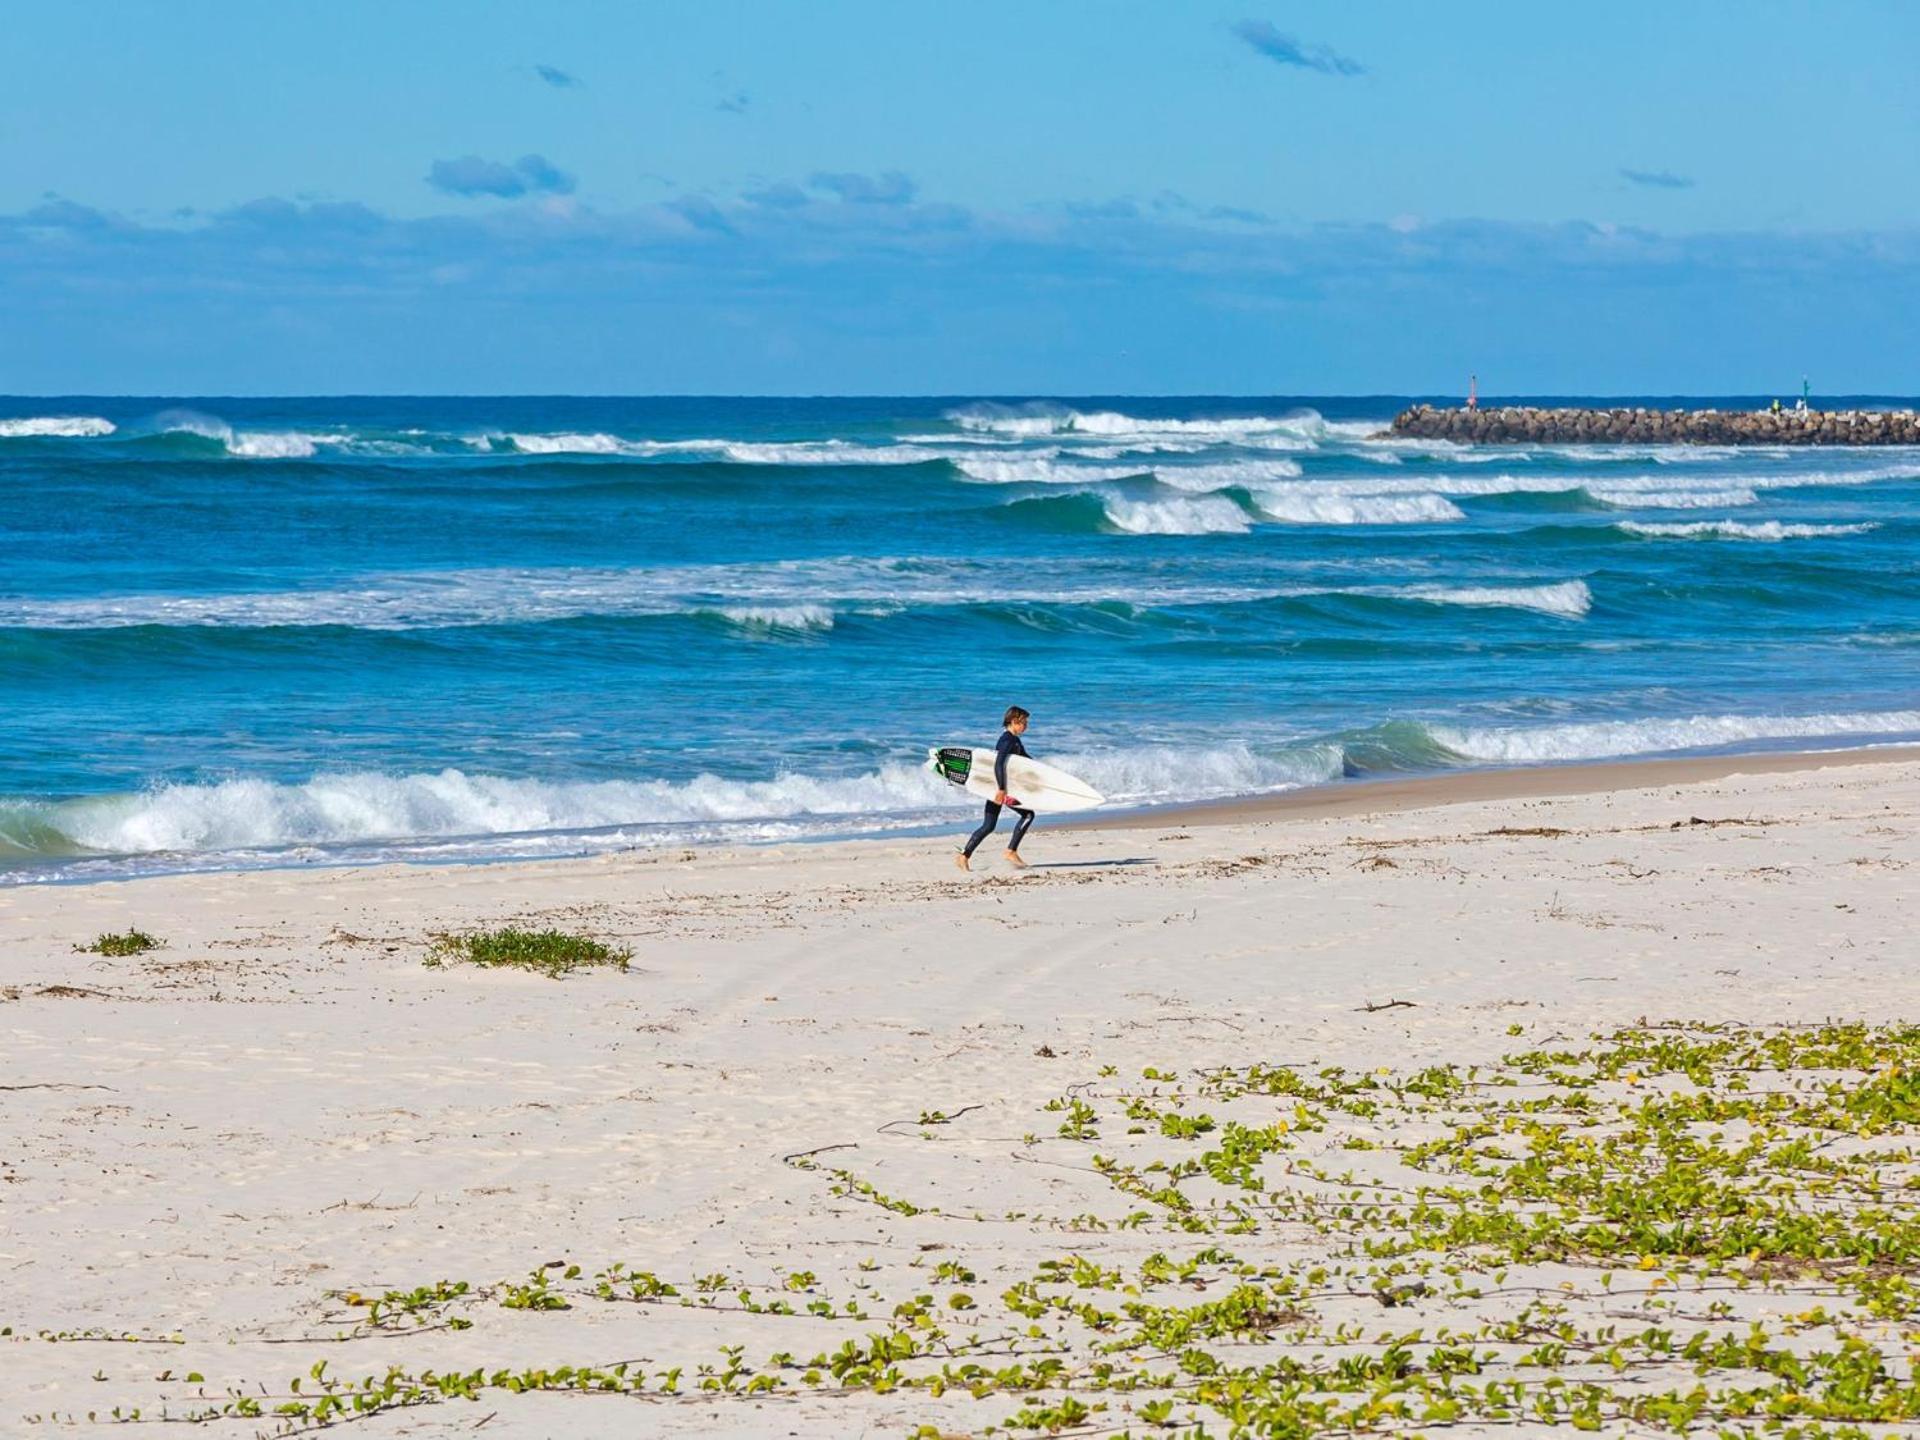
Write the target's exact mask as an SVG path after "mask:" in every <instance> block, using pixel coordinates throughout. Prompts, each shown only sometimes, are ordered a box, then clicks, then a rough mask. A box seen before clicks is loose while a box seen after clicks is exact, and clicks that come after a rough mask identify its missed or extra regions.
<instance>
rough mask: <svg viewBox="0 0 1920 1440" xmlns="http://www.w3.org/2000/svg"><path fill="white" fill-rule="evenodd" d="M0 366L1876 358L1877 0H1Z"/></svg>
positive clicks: (1575, 379) (1634, 389) (1912, 297)
mask: <svg viewBox="0 0 1920 1440" xmlns="http://www.w3.org/2000/svg"><path fill="white" fill-rule="evenodd" d="M6 29H7V35H8V44H7V47H6V49H5V50H4V52H0V392H5V393H16V394H58V393H73V394H89V393H91V394H106V393H137V394H299V393H332V394H339V393H610V394H648V393H672V394H691V393H710V394H818V393H896V394H897V393H927V394H961V393H967V394H973V393H979V394H1009V395H1012V394H1029V393H1032V394H1125V393H1208V394H1332V393H1437V394H1451V393H1454V392H1457V391H1459V390H1460V389H1462V388H1463V386H1464V380H1465V376H1466V374H1467V373H1469V372H1470V371H1471V372H1474V373H1477V374H1478V375H1479V376H1480V377H1481V387H1482V389H1483V390H1484V391H1487V392H1488V393H1501V392H1505V393H1535V394H1544V393H1587V394H1608V393H1614V394H1655V393H1695V394H1709V393H1768V392H1773V391H1780V390H1783V389H1793V390H1797V388H1798V381H1799V378H1800V376H1801V375H1802V374H1803V373H1804V374H1810V375H1812V376H1813V377H1815V382H1816V389H1826V390H1828V391H1830V392H1832V393H1843V392H1851V393H1886V394H1913V393H1915V392H1916V391H1920V373H1916V372H1917V371H1920V364H1917V363H1916V361H1917V359H1920V351H1917V350H1916V347H1915V345H1914V343H1913V340H1912V335H1911V325H1912V319H1913V317H1914V316H1915V315H1916V314H1920V305H1916V302H1920V215H1917V214H1916V211H1917V210H1920V143H1916V142H1920V86H1917V85H1915V84H1914V83H1912V79H1911V76H1912V73H1913V71H1914V69H1915V68H1916V65H1917V64H1920V6H1915V5H1912V4H1910V3H1905V0H1884V3H1871V0H1831V3H1825V4H1811V3H1807V4H1789V3H1775V0H1749V3H1744V4H1735V3H1721V0H1695V3H1690V4H1686V5H1672V4H1670V3H1669V4H1653V3H1639V0H1615V3H1611V4H1608V5H1606V6H1597V5H1594V6H1541V5H1538V4H1519V3H1513V4H1508V3H1481V4H1477V5H1473V6H1465V5H1458V6H1445V5H1435V4H1432V3H1413V0H1405V3H1396V0H1378V3H1373V4H1368V5H1353V4H1337V3H1299V0H1289V3H1266V4H1259V3H1235V4H1211V3H1183V4H1176V5H1167V4H1164V3H1122V0H1105V3H1098V4H1095V3H1075V0H1048V3H1044V4H1040V5H1033V4H1014V3H999V0H977V3H971V4H968V5H965V6H960V5H902V4H899V3H897V0H891V3H838V0H814V3H810V4H807V5H790V4H783V3H774V0H763V3H758V4H743V3H727V0H704V3H700V4H690V3H666V0H660V3H652V4H636V3H631V0H626V3H607V4H599V3H585V0H551V3H549V4H545V5H542V6H528V5H525V4H520V3H515V4H487V3H476V0H460V3H453V0H409V3H405V4H393V3H391V0H384V3H380V4H372V3H363V0H330V3H325V4H322V3H309V0H282V3H276V4H271V5H262V4H259V3H257V0H189V3H183V4H180V5H169V6H160V5H154V4H151V3H132V0H92V3H89V4H87V5H85V6H74V5H61V4H57V3H51V0H44V3H39V4H31V3H25V0H16V3H14V4H11V5H9V7H8V18H7V23H6Z"/></svg>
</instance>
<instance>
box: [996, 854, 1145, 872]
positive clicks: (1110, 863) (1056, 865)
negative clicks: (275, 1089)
mask: <svg viewBox="0 0 1920 1440" xmlns="http://www.w3.org/2000/svg"><path fill="white" fill-rule="evenodd" d="M1159 863H1160V862H1159V861H1158V860H1154V859H1151V858H1150V857H1148V856H1145V855H1129V856H1126V857H1125V858H1123V859H1118V860H1029V861H1028V862H1027V869H1029V870H1116V869H1118V868H1119V867H1120V866H1122V865H1158V864H1159Z"/></svg>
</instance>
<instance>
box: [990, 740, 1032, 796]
mask: <svg viewBox="0 0 1920 1440" xmlns="http://www.w3.org/2000/svg"><path fill="white" fill-rule="evenodd" d="M1026 753H1027V747H1026V746H1024V745H1022V744H1021V743H1020V741H1019V739H1018V738H1017V737H1015V736H1012V735H1002V736H1001V737H1000V743H999V744H998V745H997V746H995V747H994V756H993V788H994V789H995V790H996V791H997V792H998V793H997V794H995V796H994V797H993V800H994V803H995V804H996V805H1005V804H1007V803H1009V802H1008V797H1007V761H1008V760H1009V759H1011V758H1012V757H1013V756H1014V755H1024V754H1026Z"/></svg>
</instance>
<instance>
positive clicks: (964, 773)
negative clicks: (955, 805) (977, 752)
mask: <svg viewBox="0 0 1920 1440" xmlns="http://www.w3.org/2000/svg"><path fill="white" fill-rule="evenodd" d="M927 766H928V768H929V769H931V770H932V771H933V773H934V774H936V775H938V776H939V777H940V778H941V779H943V780H945V781H946V782H947V783H948V784H949V785H965V784H966V783H967V777H968V776H969V775H971V774H972V773H973V751H971V750H967V749H963V748H961V747H960V746H958V745H948V746H945V747H934V748H929V749H928V751H927Z"/></svg>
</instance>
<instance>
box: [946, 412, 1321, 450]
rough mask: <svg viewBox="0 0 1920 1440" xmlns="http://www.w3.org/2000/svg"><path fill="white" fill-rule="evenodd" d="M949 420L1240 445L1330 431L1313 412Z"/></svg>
mask: <svg viewBox="0 0 1920 1440" xmlns="http://www.w3.org/2000/svg"><path fill="white" fill-rule="evenodd" d="M947 419H949V420H950V421H952V422H953V423H954V424H955V425H957V426H959V427H960V428H961V429H963V430H972V431H984V432H987V433H990V434H997V435H1013V436H1021V437H1035V436H1058V435H1091V436H1101V437H1106V438H1114V439H1119V438H1131V437H1140V438H1147V439H1151V438H1155V437H1168V436H1174V437H1193V438H1199V439H1206V440H1213V441H1220V442H1226V443H1236V442H1240V441H1243V440H1247V439H1251V438H1258V437H1266V438H1267V439H1271V440H1284V439H1286V438H1287V437H1292V438H1294V439H1296V440H1300V441H1313V440H1317V439H1318V438H1319V437H1320V436H1322V435H1324V434H1325V433H1326V430H1327V426H1326V422H1325V421H1324V420H1322V419H1321V418H1320V416H1319V415H1318V414H1317V413H1315V412H1314V411H1311V410H1304V411H1300V412H1298V413H1295V414H1291V415H1255V416H1230V417H1225V418H1222V419H1217V420H1168V419H1159V418H1155V417H1150V416H1135V415H1125V414H1121V413H1120V412H1118V411H1113V410H1096V411H1091V412H1087V411H1080V410H1071V409H1067V408H1064V407H1057V406H1047V405H1030V406H1019V407H1007V406H1003V405H969V406H966V407H963V408H962V409H959V410H954V411H950V412H949V413H948V415H947Z"/></svg>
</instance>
